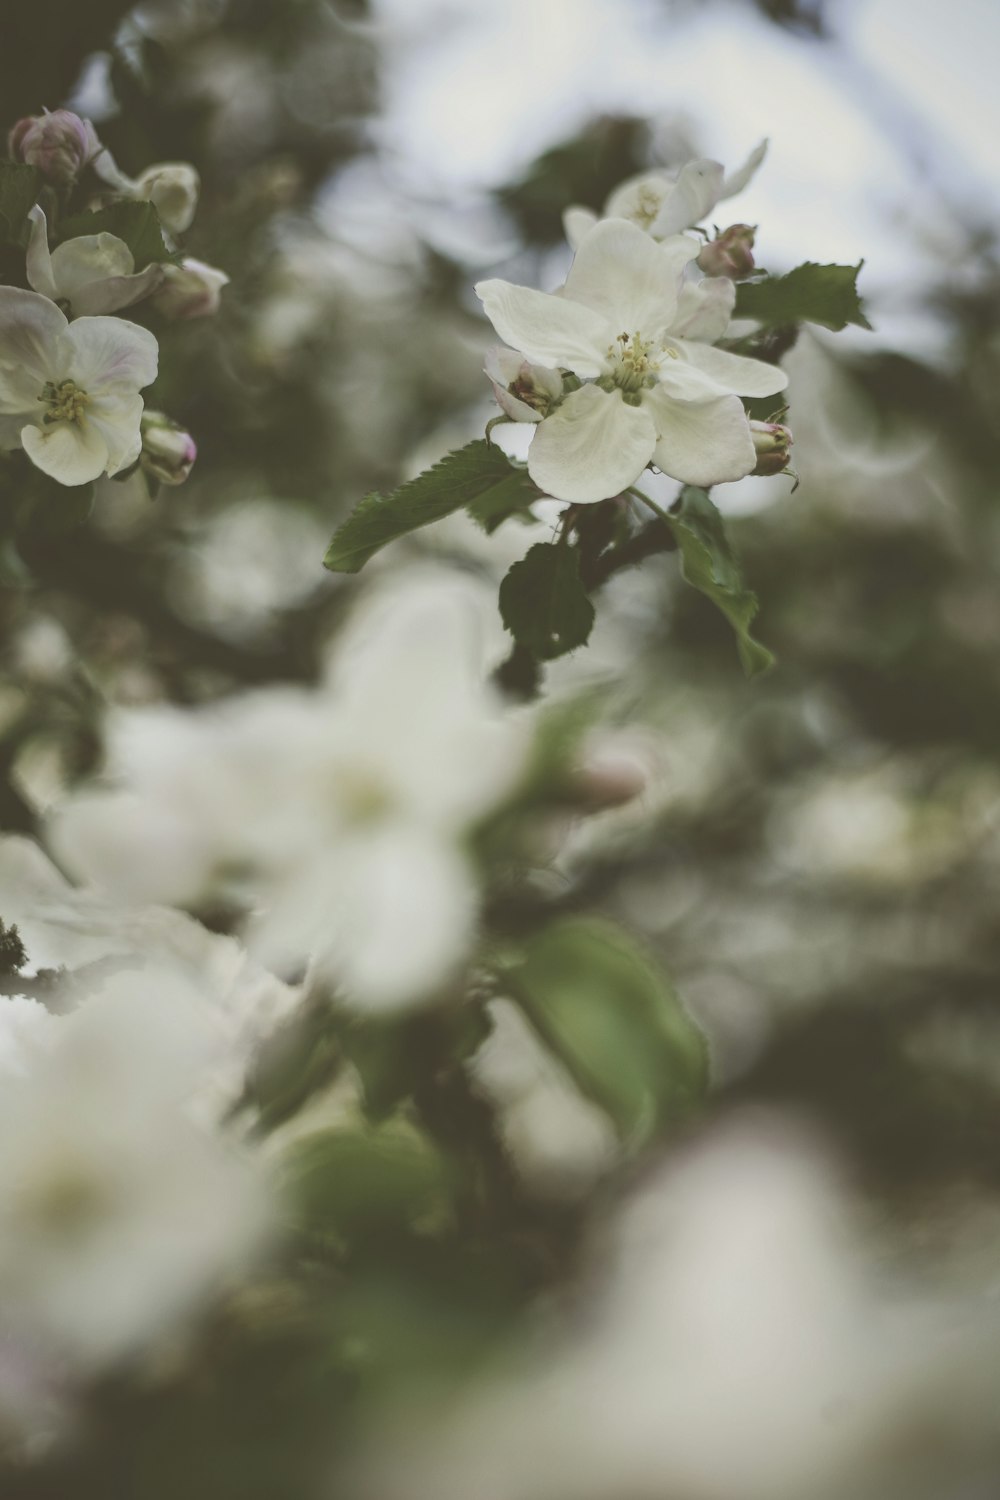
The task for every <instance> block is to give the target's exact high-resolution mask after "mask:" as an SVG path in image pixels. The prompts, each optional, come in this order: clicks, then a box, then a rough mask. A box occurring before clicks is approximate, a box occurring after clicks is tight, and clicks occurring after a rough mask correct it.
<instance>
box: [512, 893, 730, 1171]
mask: <svg viewBox="0 0 1000 1500" xmlns="http://www.w3.org/2000/svg"><path fill="white" fill-rule="evenodd" d="M502 968H503V974H502V978H503V981H504V984H505V990H506V992H507V993H509V994H510V995H511V997H512V998H513V999H514V1000H515V1001H516V1002H517V1003H518V1004H519V1005H520V1007H521V1009H522V1010H523V1011H524V1013H525V1015H526V1016H527V1018H528V1019H529V1021H530V1022H531V1024H532V1025H533V1026H534V1028H535V1030H536V1031H537V1032H538V1033H539V1035H540V1036H541V1037H542V1038H543V1039H544V1041H545V1042H546V1043H547V1044H548V1046H549V1047H551V1049H552V1051H553V1052H554V1053H555V1054H556V1056H557V1057H558V1058H559V1060H560V1061H561V1062H562V1063H563V1065H564V1066H565V1067H566V1069H567V1070H568V1072H569V1073H570V1074H571V1075H572V1077H573V1079H574V1081H575V1082H576V1084H577V1086H578V1087H579V1088H580V1090H581V1091H582V1092H583V1093H584V1094H586V1095H587V1097H588V1098H590V1099H592V1100H594V1102H595V1103H597V1104H599V1105H600V1106H601V1107H602V1108H603V1109H605V1110H606V1111H607V1113H608V1114H609V1115H610V1116H611V1118H612V1120H613V1121H614V1122H615V1124H616V1126H617V1127H618V1130H619V1131H620V1133H621V1134H622V1135H623V1136H625V1137H628V1138H629V1139H631V1140H633V1141H635V1142H636V1143H638V1142H641V1141H642V1140H645V1139H647V1138H648V1136H649V1135H650V1134H651V1133H652V1132H653V1131H654V1130H655V1129H656V1127H657V1126H658V1125H660V1124H662V1123H663V1122H664V1121H666V1120H670V1119H675V1118H677V1117H678V1116H679V1115H682V1114H684V1113H686V1112H687V1111H688V1110H689V1109H690V1108H691V1107H692V1106H693V1105H694V1104H696V1103H697V1102H698V1100H699V1099H700V1098H701V1097H702V1095H703V1094H704V1091H705V1086H706V1081H707V1059H706V1050H705V1043H704V1039H703V1037H702V1035H701V1032H700V1031H699V1030H698V1028H697V1027H696V1026H695V1024H694V1022H693V1021H692V1020H691V1018H690V1017H689V1015H688V1014H687V1012H686V1011H685V1009H684V1007H683V1006H682V1005H681V1003H680V1001H679V999H678V998H677V995H676V993H675V992H674V990H673V987H672V986H671V984H670V983H669V981H668V980H667V978H666V977H665V976H664V975H663V974H662V973H661V972H660V971H659V970H658V969H657V968H656V967H655V966H654V964H653V963H651V962H650V960H649V959H648V958H647V957H646V955H645V954H644V953H643V952H642V950H641V949H640V948H639V947H638V946H637V945H636V944H635V943H634V942H633V940H632V939H631V938H630V937H629V936H628V935H627V934H626V933H625V932H623V931H622V930H621V929H620V928H618V927H615V926H614V925H613V924H612V923H610V922H606V921H603V920H600V919H596V918H589V917H569V918H564V919H563V920H561V921H558V922H555V923H553V924H552V925H551V926H549V927H546V928H545V929H544V930H542V931H541V932H538V933H535V934H534V935H533V936H532V937H529V938H528V939H527V941H526V942H525V943H524V944H523V946H521V947H520V949H519V950H518V951H517V952H516V953H515V954H514V955H512V956H511V957H509V958H507V959H506V960H505V962H504V963H503V965H502Z"/></svg>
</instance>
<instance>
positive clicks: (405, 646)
mask: <svg viewBox="0 0 1000 1500" xmlns="http://www.w3.org/2000/svg"><path fill="white" fill-rule="evenodd" d="M474 626H475V620H474V617H471V612H470V610H469V609H468V606H467V604H466V601H465V599H464V596H463V595H457V594H456V593H455V592H454V591H448V590H442V587H441V585H440V584H439V585H437V586H436V587H435V588H434V589H433V591H432V590H425V589H424V588H416V589H414V590H413V591H412V593H410V594H409V595H404V596H403V597H402V598H398V597H396V598H394V599H393V600H392V601H391V602H390V603H389V604H388V605H386V604H385V603H384V602H383V604H382V606H381V607H380V608H378V609H376V610H374V611H369V613H368V616H367V617H365V618H363V619H362V620H361V621H360V622H358V623H357V624H356V625H355V627H354V628H353V629H352V630H350V631H349V632H348V634H347V636H346V638H345V639H344V640H343V641H342V642H341V644H340V649H339V651H338V656H337V662H336V668H335V671H334V674H333V679H332V681H331V682H330V683H329V684H328V685H326V686H325V687H323V688H322V689H320V690H317V691H308V690H305V689H294V688H269V689H264V690H261V691H259V692H256V693H249V694H246V695H244V696H242V697H239V698H234V699H230V700H228V701H227V702H223V703H221V704H217V705H213V706H211V707H208V708H205V709H201V710H199V711H197V712H191V711H186V710H180V709H175V708H156V709H148V710H139V711H133V712H126V713H121V714H119V715H118V716H117V717H116V718H115V719H113V720H112V721H111V723H110V724H109V726H108V751H109V771H110V773H111V775H112V776H113V777H115V778H116V779H117V780H118V782H119V785H120V787H121V790H119V791H108V792H83V793H80V794H78V795H76V796H74V797H72V798H70V799H69V800H68V802H67V803H66V805H65V806H64V807H63V808H62V810H61V811H60V812H57V814H56V817H55V820H54V822H53V825H52V832H53V837H54V838H55V841H56V845H57V848H58V850H59V851H60V853H61V855H62V857H63V859H64V860H65V861H66V862H67V864H68V865H69V866H70V867H71V868H73V869H75V870H77V871H80V872H83V873H85V874H86V875H87V876H88V877H89V878H93V879H94V880H95V881H97V882H99V883H100V884H101V885H102V886H103V887H104V888H105V889H110V890H113V891H115V892H116V893H118V894H120V895H121V896H123V897H124V898H126V899H133V900H135V899H147V898H151V897H156V898H158V899H164V900H168V901H173V902H176V903H178V904H196V903H197V902H198V901H201V900H205V899H208V898H211V897H218V896H219V895H220V894H221V895H223V896H226V897H228V898H229V899H233V900H237V901H241V902H242V903H243V905H244V906H245V907H253V908H254V909H255V910H254V915H253V918H252V921H251V922H250V924H249V928H248V931H249V935H250V937H251V942H252V945H254V946H255V948H256V951H257V952H259V953H260V954H261V955H262V957H264V958H265V960H266V961H269V962H271V963H273V964H276V965H281V966H291V965H292V964H295V963H300V962H301V961H302V960H303V959H305V958H308V957H313V958H316V959H317V960H319V961H320V962H321V963H322V964H323V966H324V967H325V968H326V969H327V970H328V971H329V972H330V973H332V974H333V975H334V976H335V977H336V979H337V980H338V981H339V982H340V983H341V984H342V985H343V987H344V989H345V991H346V993H347V995H348V996H349V997H351V998H352V999H354V1000H356V1001H357V1002H358V1003H359V1004H363V1005H368V1006H373V1007H391V1006H396V1005H401V1004H406V1003H409V1002H413V1001H416V1000H419V999H421V998H423V997H424V996H426V995H427V994H429V993H430V992H431V991H432V990H433V989H434V988H435V987H436V986H438V985H440V984H442V983H443V982H445V981H446V980H447V979H448V977H449V976H450V974H451V972H452V971H453V969H454V968H455V967H456V965H457V964H458V963H459V962H460V961H461V959H462V958H463V956H464V955H465V953H466V951H467V948H468V945H469V943H470V941H471V938H472V934H473V929H474V924H475V918H476V910H477V892H476V875H475V870H474V867H473V865H472V862H471V861H470V859H469V857H468V855H467V853H466V851H465V848H464V841H465V837H466V834H467V832H468V831H469V829H470V827H471V826H472V825H473V824H474V823H475V822H476V821H477V820H478V819H479V818H481V817H482V816H484V815H485V814H486V813H487V812H488V811H489V810H490V809H491V808H492V807H494V806H495V805H496V804H497V802H498V801H499V800H500V799H501V798H502V797H503V796H504V795H505V794H506V793H507V792H508V791H509V789H510V788H511V787H512V786H513V784H514V782H515V781H516V779H517V777H518V776H519V775H520V774H521V771H522V769H523V766H524V762H525V756H526V752H527V748H528V725H527V722H526V721H525V720H523V719H522V718H519V717H515V716H510V715H508V716H506V717H504V716H503V715H502V714H501V712H500V707H499V704H498V702H496V701H495V700H494V698H493V696H492V694H491V692H490V691H489V689H488V687H487V686H486V685H485V684H484V683H483V681H482V662H481V657H480V653H479V652H478V650H477V642H476V639H475V631H474Z"/></svg>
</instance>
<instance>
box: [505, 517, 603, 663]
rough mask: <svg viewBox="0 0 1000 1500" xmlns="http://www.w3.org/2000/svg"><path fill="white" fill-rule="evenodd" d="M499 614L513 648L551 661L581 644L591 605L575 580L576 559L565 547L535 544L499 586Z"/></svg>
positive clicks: (589, 621) (590, 625)
mask: <svg viewBox="0 0 1000 1500" xmlns="http://www.w3.org/2000/svg"><path fill="white" fill-rule="evenodd" d="M500 614H501V616H502V618H503V622H504V624H505V625H506V627H507V629H508V630H509V631H510V633H511V635H512V636H513V637H514V639H515V641H516V642H517V644H518V645H519V646H524V647H525V648H526V649H527V650H528V651H530V652H531V654H532V655H533V656H534V657H535V658H536V659H537V660H538V661H553V660H554V659H555V658H556V657H557V656H564V655H565V654H566V652H567V651H575V650H576V648H577V646H583V645H585V644H586V642H587V640H588V638H589V636H590V632H591V630H592V629H593V625H594V606H593V605H592V604H591V602H590V600H589V599H588V598H587V594H586V591H585V590H584V587H583V583H582V581H581V579H580V554H579V551H578V550H577V549H576V548H575V547H569V546H567V545H566V544H565V543H558V542H555V543H554V542H539V543H538V544H537V545H536V546H534V547H532V548H531V550H530V552H528V553H527V554H526V556H524V557H523V558H522V559H521V561H520V562H516V563H515V564H514V566H513V567H512V568H511V569H510V571H509V573H508V574H507V576H506V578H505V579H504V580H503V582H502V583H501V585H500Z"/></svg>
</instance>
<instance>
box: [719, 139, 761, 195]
mask: <svg viewBox="0 0 1000 1500" xmlns="http://www.w3.org/2000/svg"><path fill="white" fill-rule="evenodd" d="M767 147H768V140H767V137H766V136H765V137H764V139H763V140H762V141H761V142H760V143H759V145H757V146H755V147H754V148H753V150H752V151H751V152H750V155H749V156H748V157H747V159H746V161H745V162H744V163H743V165H742V166H741V167H737V168H736V170H735V172H730V173H729V174H728V176H727V177H726V178H725V180H724V181H723V184H722V192H721V193H720V194H719V201H720V202H721V201H722V200H723V199H724V198H735V197H736V194H737V193H742V191H743V189H744V188H745V187H746V185H747V183H748V182H749V181H750V179H751V178H752V177H753V176H755V175H756V172H757V168H758V167H759V166H760V164H761V162H762V161H763V160H764V157H765V156H766V155H767Z"/></svg>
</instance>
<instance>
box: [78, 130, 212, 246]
mask: <svg viewBox="0 0 1000 1500" xmlns="http://www.w3.org/2000/svg"><path fill="white" fill-rule="evenodd" d="M94 171H95V172H96V173H97V175H98V177H100V178H101V180H102V181H104V182H106V183H107V184H108V186H109V187H113V188H114V189H115V191H116V192H119V193H122V194H123V195H124V196H125V197H127V198H138V199H140V200H145V201H147V202H149V203H152V204H153V206H154V208H155V209H156V212H157V213H158V214H159V217H160V223H161V224H162V225H163V227H164V229H166V230H167V232H168V233H169V234H183V233H184V232H185V230H187V229H190V227H191V223H192V221H193V219H194V216H195V212H196V210H197V208H198V194H199V192H200V191H201V179H200V178H199V176H198V173H197V171H196V169H195V168H194V167H193V166H192V165H191V163H190V162H187V161H161V162H156V163H155V165H153V166H151V167H147V168H146V169H145V171H144V172H140V173H139V176H138V177H128V176H126V174H125V173H124V172H123V171H122V170H121V168H120V167H119V166H118V163H117V162H116V161H115V159H114V157H113V156H112V155H111V152H110V151H102V152H101V154H100V155H99V156H98V157H97V159H96V161H95V162H94Z"/></svg>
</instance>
